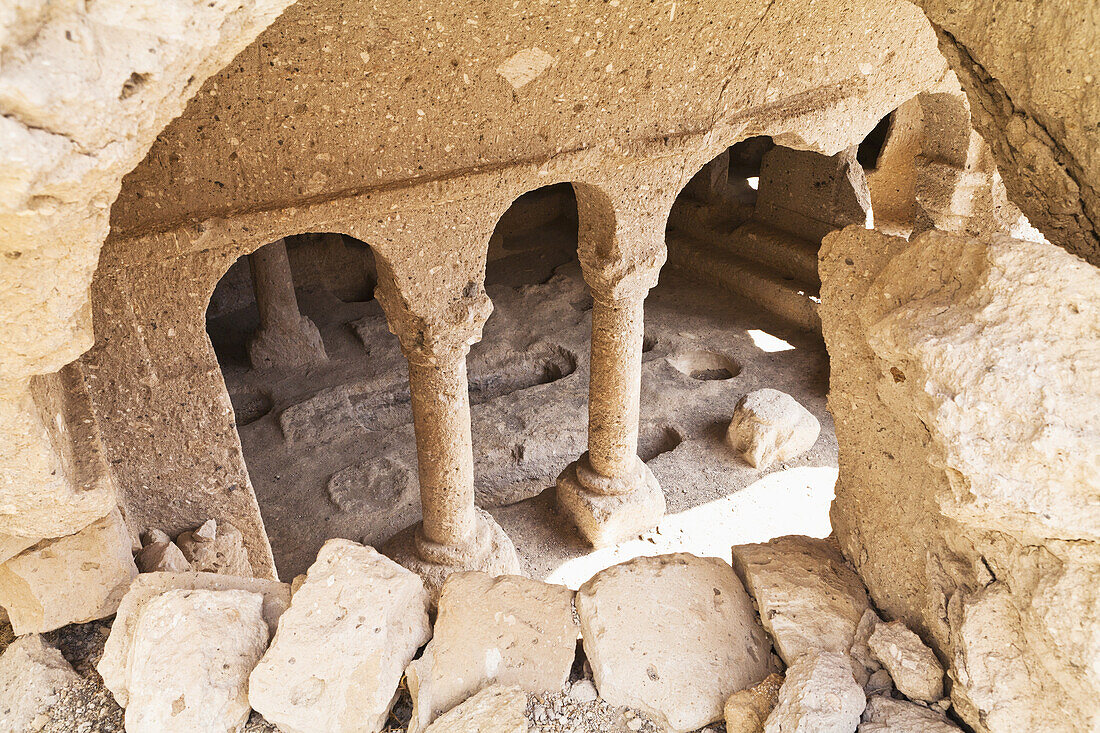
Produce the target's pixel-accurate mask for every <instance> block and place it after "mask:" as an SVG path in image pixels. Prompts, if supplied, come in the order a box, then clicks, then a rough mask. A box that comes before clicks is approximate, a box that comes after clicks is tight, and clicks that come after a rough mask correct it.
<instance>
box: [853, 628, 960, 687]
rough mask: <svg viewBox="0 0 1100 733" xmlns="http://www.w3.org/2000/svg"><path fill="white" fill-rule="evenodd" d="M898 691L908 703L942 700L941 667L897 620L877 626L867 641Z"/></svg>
mask: <svg viewBox="0 0 1100 733" xmlns="http://www.w3.org/2000/svg"><path fill="white" fill-rule="evenodd" d="M867 645H868V646H869V647H870V649H871V653H872V654H873V655H874V657H875V659H877V660H878V661H879V662H881V663H882V666H883V667H885V668H886V671H887V672H889V673H890V678H891V679H892V680H893V681H894V686H895V687H897V688H898V692H900V693H901V694H903V695H905V696H906V697H908V698H909V699H910V700H922V701H924V702H936V701H937V700H939V699H940V698H941V697H943V667H942V666H941V665H940V660H939V659H937V658H936V654H935V652H933V651H932V650H931V649H929V648H928V647H927V646H925V645H924V642H923V641H921V640H920V637H919V636H917V635H916V634H914V633H913V632H912V631H910V630H909V629H908V628H907V627H906V626H905V624H904V623H902V622H901V621H895V622H893V623H890V624H878V625H877V626H876V627H875V630H874V632H873V633H872V634H871V636H870V638H869V639H868V640H867Z"/></svg>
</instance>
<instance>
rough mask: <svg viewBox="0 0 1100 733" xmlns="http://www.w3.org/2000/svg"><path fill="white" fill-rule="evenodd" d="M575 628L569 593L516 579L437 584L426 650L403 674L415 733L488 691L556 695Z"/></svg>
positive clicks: (572, 651) (476, 576)
mask: <svg viewBox="0 0 1100 733" xmlns="http://www.w3.org/2000/svg"><path fill="white" fill-rule="evenodd" d="M579 636H580V627H579V626H578V625H577V622H576V621H575V620H574V617H573V591H571V590H569V589H568V588H566V587H565V586H561V585H550V584H548V583H543V582H540V581H538V580H532V579H530V578H525V577H522V576H519V575H502V576H497V577H493V576H491V575H488V574H487V573H475V572H464V573H453V574H451V575H450V576H448V578H447V581H446V582H445V583H444V584H443V592H442V594H441V595H440V598H439V615H438V617H437V618H436V622H435V630H434V635H433V637H432V640H431V643H429V644H428V646H427V648H425V650H424V654H423V656H421V658H420V659H417V660H416V661H415V662H413V663H412V664H410V665H409V668H408V670H407V672H406V676H407V678H408V684H409V692H410V693H412V699H413V714H412V721H411V722H410V724H409V733H416V731H419V730H422V729H423V728H424V726H426V725H427V724H429V723H431V721H432V720H434V719H435V718H436V717H437V716H438V715H439V714H440V713H443V712H445V711H447V710H450V709H451V708H453V707H454V706H456V705H458V704H459V703H460V702H462V701H463V700H465V699H466V698H468V697H470V696H471V695H473V694H474V693H476V692H477V691H478V690H480V689H482V688H484V687H486V686H487V685H491V684H501V685H506V686H513V687H518V688H520V689H522V690H525V691H527V692H531V693H545V692H558V691H560V690H561V689H562V686H563V685H564V684H565V682H566V680H567V679H568V678H569V670H570V668H571V667H572V665H573V658H574V657H575V656H576V649H577V638H578V637H579Z"/></svg>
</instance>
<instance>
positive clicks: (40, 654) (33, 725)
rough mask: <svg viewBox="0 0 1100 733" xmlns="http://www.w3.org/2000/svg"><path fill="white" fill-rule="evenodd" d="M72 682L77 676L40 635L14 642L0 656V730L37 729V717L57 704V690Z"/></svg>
mask: <svg viewBox="0 0 1100 733" xmlns="http://www.w3.org/2000/svg"><path fill="white" fill-rule="evenodd" d="M75 682H80V676H79V675H78V674H77V673H76V672H74V671H73V668H72V667H71V666H69V663H68V662H67V661H65V657H63V656H61V652H59V651H57V650H56V649H54V648H53V647H52V646H49V645H48V644H46V643H45V642H44V641H42V637H41V636H39V635H38V634H29V635H27V636H24V637H21V638H19V639H16V640H15V641H13V642H12V643H11V644H10V645H8V648H7V649H5V650H4V653H3V654H0V730H4V731H12V733H20V732H21V731H29V730H37V729H39V728H40V727H41V725H38V724H37V722H36V721H39V716H41V715H44V714H45V713H46V711H48V710H49V709H50V707H51V706H53V704H54V703H56V702H57V698H58V692H60V690H61V688H63V687H65V686H66V685H69V684H73V683H75Z"/></svg>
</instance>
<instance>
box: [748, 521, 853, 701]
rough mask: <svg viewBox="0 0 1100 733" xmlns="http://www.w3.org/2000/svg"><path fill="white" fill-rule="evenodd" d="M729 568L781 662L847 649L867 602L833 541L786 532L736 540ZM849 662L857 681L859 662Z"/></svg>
mask: <svg viewBox="0 0 1100 733" xmlns="http://www.w3.org/2000/svg"><path fill="white" fill-rule="evenodd" d="M733 567H734V570H736V571H737V575H738V576H739V577H740V578H741V580H742V581H743V582H744V583H745V587H746V588H748V590H749V593H751V594H752V597H753V598H755V599H756V605H757V607H758V608H759V609H760V619H761V623H763V624H764V628H765V629H767V630H768V633H769V634H771V636H772V640H773V641H774V642H775V646H776V649H777V650H778V651H779V655H780V656H781V657H783V661H784V662H786V663H787V664H788V665H792V664H794V663H795V662H797V661H798V660H799V659H800V658H801V657H802V656H803V655H805V654H807V653H814V654H816V653H817V652H822V651H829V652H836V653H838V654H843V655H845V656H847V655H848V654H849V651H850V650H851V648H852V642H853V641H854V639H855V635H856V629H857V628H858V626H859V622H860V619H861V618H862V617H863V614H864V612H865V611H867V610H868V609H869V608H870V601H869V600H868V598H867V591H866V590H864V588H863V583H862V582H861V581H860V579H859V576H858V575H856V574H855V572H854V571H853V570H852V569H851V568H850V567H848V565H847V564H846V563H845V562H844V558H843V557H842V556H841V554H840V552H839V550H837V548H836V545H835V544H834V543H833V542H831V541H830V540H819V539H815V538H813V537H803V536H801V535H788V536H786V537H777V538H776V539H774V540H772V541H770V542H766V543H762V544H751V545H736V546H735V547H734V548H733ZM855 667H856V668H857V669H856V670H855V673H856V674H857V675H859V676H860V681H861V682H862V681H863V680H865V678H866V677H865V674H864V673H863V670H862V665H859V664H855Z"/></svg>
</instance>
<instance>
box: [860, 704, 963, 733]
mask: <svg viewBox="0 0 1100 733" xmlns="http://www.w3.org/2000/svg"><path fill="white" fill-rule="evenodd" d="M959 730H961V729H960V728H959V727H958V726H957V725H955V724H954V723H952V722H951V721H949V720H948V719H947V718H946V717H945V716H944V715H943V713H941V712H939V711H937V710H932V709H930V708H927V707H924V706H923V705H917V704H916V703H911V702H907V701H905V700H895V699H893V698H891V697H887V696H882V695H875V696H871V697H868V698H867V709H866V710H864V711H863V722H862V723H860V724H859V729H858V731H859V733H957V731H959Z"/></svg>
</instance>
